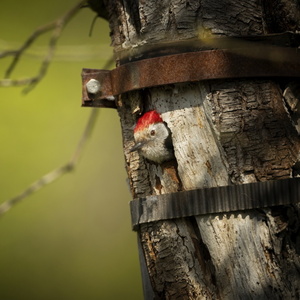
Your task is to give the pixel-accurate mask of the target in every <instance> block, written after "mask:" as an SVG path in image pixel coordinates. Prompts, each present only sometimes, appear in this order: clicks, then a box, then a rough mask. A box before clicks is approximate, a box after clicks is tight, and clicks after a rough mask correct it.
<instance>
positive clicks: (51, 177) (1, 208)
mask: <svg viewBox="0 0 300 300" xmlns="http://www.w3.org/2000/svg"><path fill="white" fill-rule="evenodd" d="M98 112H99V109H97V108H93V109H92V110H91V114H90V116H89V119H88V122H87V124H86V126H85V129H84V132H83V134H82V136H81V138H80V140H79V143H78V145H77V147H76V149H75V151H74V153H73V155H72V157H71V159H70V160H69V161H68V162H67V163H66V164H65V165H63V166H62V167H59V168H57V169H55V170H53V171H51V172H49V173H47V174H46V175H44V176H42V177H41V178H40V179H38V180H37V181H35V182H33V183H32V184H31V185H29V186H28V187H27V188H26V189H25V190H24V191H23V192H22V193H20V194H19V195H17V196H15V197H13V198H11V199H9V200H7V201H5V202H3V203H2V204H0V216H1V215H3V214H4V213H6V212H7V211H8V210H9V209H11V208H12V206H14V205H15V204H17V203H19V202H20V201H21V200H23V199H24V198H26V197H28V196H29V195H31V194H33V193H34V192H36V191H38V190H40V189H41V188H42V187H44V186H45V185H48V184H50V183H52V182H53V181H55V180H56V179H58V178H60V177H61V176H62V175H64V174H66V173H68V172H71V171H73V170H74V169H75V167H76V165H77V163H78V160H79V158H80V155H81V153H82V150H83V148H84V146H85V144H86V141H87V139H88V137H89V136H90V134H91V132H92V130H93V127H94V124H95V122H96V118H97V115H98Z"/></svg>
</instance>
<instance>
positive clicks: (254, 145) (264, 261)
mask: <svg viewBox="0 0 300 300" xmlns="http://www.w3.org/2000/svg"><path fill="white" fill-rule="evenodd" d="M270 3H271V2H270V1H262V2H261V1H256V0H245V1H234V0H226V1H208V0H202V1H195V0H189V1H182V0H161V1H142V0H141V1H108V2H107V9H108V13H109V20H110V27H111V32H112V33H111V35H112V44H113V46H114V49H115V53H116V57H117V59H120V58H121V57H122V53H123V52H124V51H127V52H126V53H132V55H136V53H137V52H138V49H139V46H141V45H145V44H147V43H148V44H153V43H161V42H165V41H178V40H186V39H189V38H195V37H200V38H201V37H206V36H209V35H227V36H234V35H261V34H266V33H268V32H271V31H272V30H273V29H274V28H275V26H274V20H275V19H276V18H275V16H276V11H273V10H272V9H273V8H272V7H271V6H270ZM276 3H277V4H278V5H279V3H281V4H282V5H284V4H286V3H289V5H296V6H297V5H298V2H297V1H296V0H294V1H289V2H286V1H281V2H279V1H277V2H276ZM286 5H287V4H286ZM291 18H293V20H294V21H295V23H297V22H298V23H297V26H298V27H297V26H296V27H297V28H299V16H298V17H297V14H296V13H294V14H293V15H292V16H291ZM284 26H285V25H284V22H281V25H280V29H281V30H283V28H282V27H284ZM271 28H272V29H271ZM285 28H287V27H285ZM290 28H291V27H289V29H290ZM128 50H129V52H128ZM153 67H154V68H155V67H156V66H153ZM284 84H285V86H288V84H289V83H284ZM283 87H284V85H283V83H281V82H279V81H278V82H275V81H271V80H269V79H260V80H255V79H253V80H243V79H240V80H223V81H209V82H200V83H193V84H189V83H188V84H177V85H171V86H163V87H155V88H149V89H147V90H144V91H137V92H131V93H128V94H126V95H122V96H120V97H119V98H118V111H119V114H120V119H121V124H122V133H123V142H124V153H125V161H126V168H127V172H128V177H129V179H130V186H131V191H132V196H133V198H136V197H145V196H148V195H153V194H162V193H170V192H177V191H180V190H189V189H194V188H203V187H213V186H222V185H228V184H243V183H247V182H255V181H264V180H277V179H282V178H288V177H291V176H293V167H294V166H295V165H297V161H298V153H299V146H300V145H299V138H298V134H297V131H296V129H295V126H294V125H293V123H292V121H291V117H290V115H289V112H288V109H287V108H286V105H285V102H284V100H283ZM150 109H156V110H157V111H158V112H160V113H161V114H162V116H163V119H164V120H165V121H166V122H167V124H168V127H169V128H170V130H171V132H172V139H173V143H174V148H175V156H176V162H169V163H164V164H162V165H157V164H154V163H151V162H148V161H145V160H144V159H143V158H142V157H140V156H139V155H138V153H130V152H129V149H130V148H131V146H132V145H133V132H132V128H133V126H134V124H135V121H136V119H137V118H138V116H139V114H140V113H142V112H143V111H147V110H150ZM299 231H300V223H299V207H298V206H292V205H291V206H285V207H273V208H269V209H261V210H251V211H241V212H236V213H226V214H225V213H224V214H218V215H209V216H196V217H193V218H186V219H176V220H172V221H160V222H156V223H151V224H146V225H142V226H141V227H140V231H139V233H138V234H139V235H140V239H141V241H142V246H143V249H144V254H145V259H146V263H147V267H148V271H149V275H150V280H151V283H152V286H153V289H154V292H155V295H156V297H157V298H158V299H222V300H223V299H299V298H300V294H299V293H300V292H299V275H300V259H299V254H300V237H299Z"/></svg>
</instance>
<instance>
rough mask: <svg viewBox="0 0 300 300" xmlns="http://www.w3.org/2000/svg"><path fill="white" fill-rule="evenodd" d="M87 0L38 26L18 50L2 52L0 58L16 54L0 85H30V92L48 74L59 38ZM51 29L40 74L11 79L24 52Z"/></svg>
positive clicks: (82, 0)
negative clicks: (53, 19) (47, 22)
mask: <svg viewBox="0 0 300 300" xmlns="http://www.w3.org/2000/svg"><path fill="white" fill-rule="evenodd" d="M86 1H87V0H81V1H80V2H79V3H77V4H76V5H75V6H74V7H73V8H71V9H70V10H69V11H67V12H66V13H65V14H64V15H63V16H61V17H60V18H58V19H57V20H55V21H53V22H51V23H49V24H46V25H44V26H42V27H40V28H38V29H37V30H36V31H34V32H33V33H32V34H31V36H30V37H29V38H28V39H27V40H26V42H25V43H24V44H23V45H22V46H21V47H20V48H19V49H17V50H8V51H4V52H2V53H0V58H3V57H6V56H14V59H13V61H12V63H11V64H10V66H9V67H8V69H7V70H6V73H5V77H6V79H3V80H0V86H3V87H6V86H19V85H28V86H27V87H26V88H25V89H24V92H25V93H27V92H29V91H30V90H31V89H32V88H33V87H34V86H35V85H36V84H37V83H38V82H39V81H40V80H41V79H42V78H43V77H44V75H45V74H46V72H47V69H48V66H49V63H50V62H51V60H52V58H53V55H54V52H55V46H56V42H57V40H58V39H59V37H60V35H61V33H62V31H63V29H64V27H65V26H66V25H67V23H68V22H69V21H70V19H71V18H72V17H73V16H74V15H75V14H76V13H77V12H78V11H79V10H80V8H82V7H83V6H84V4H85V3H86ZM50 30H53V32H52V36H51V38H50V40H49V45H48V53H47V54H46V56H45V58H44V60H43V61H42V64H41V67H40V70H39V72H38V74H37V75H36V76H34V77H31V78H25V79H19V80H10V79H8V77H9V76H10V75H11V73H12V72H13V70H14V68H15V67H16V65H17V63H18V61H19V59H20V57H21V56H22V54H23V53H24V51H25V50H26V49H27V48H28V47H30V45H31V44H32V43H33V42H34V41H35V40H36V39H37V38H38V37H39V36H40V35H42V34H44V33H45V32H48V31H50Z"/></svg>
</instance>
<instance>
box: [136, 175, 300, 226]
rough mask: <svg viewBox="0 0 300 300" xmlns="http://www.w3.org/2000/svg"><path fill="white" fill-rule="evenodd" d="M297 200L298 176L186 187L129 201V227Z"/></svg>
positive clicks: (299, 199)
mask: <svg viewBox="0 0 300 300" xmlns="http://www.w3.org/2000/svg"><path fill="white" fill-rule="evenodd" d="M299 202H300V178H291V179H282V180H277V181H265V182H256V183H248V184H241V185H229V186H221V187H215V188H205V189H197V190H190V191H184V192H178V193H171V194H164V195H157V196H149V197H146V198H139V199H136V200H132V201H130V210H131V220H132V227H133V230H138V225H140V224H144V223H149V222H155V221H159V220H168V219H176V218H183V217H190V216H197V215H204V214H213V213H224V212H231V211H240V210H247V209H255V208H264V207H270V206H278V205H288V204H295V203H299Z"/></svg>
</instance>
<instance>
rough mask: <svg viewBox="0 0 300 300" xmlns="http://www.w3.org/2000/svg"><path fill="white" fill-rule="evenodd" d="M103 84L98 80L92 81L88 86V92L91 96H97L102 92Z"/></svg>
mask: <svg viewBox="0 0 300 300" xmlns="http://www.w3.org/2000/svg"><path fill="white" fill-rule="evenodd" d="M100 88H101V84H100V82H99V81H98V80H96V79H90V80H89V81H88V82H87V84H86V90H87V91H88V93H90V94H97V93H98V92H99V91H100Z"/></svg>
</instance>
